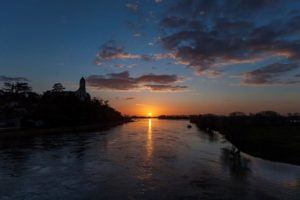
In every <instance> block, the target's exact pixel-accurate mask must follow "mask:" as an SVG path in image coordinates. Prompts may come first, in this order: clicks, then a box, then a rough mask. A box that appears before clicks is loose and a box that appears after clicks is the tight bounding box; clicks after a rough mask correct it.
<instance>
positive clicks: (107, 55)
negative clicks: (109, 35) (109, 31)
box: [96, 41, 154, 65]
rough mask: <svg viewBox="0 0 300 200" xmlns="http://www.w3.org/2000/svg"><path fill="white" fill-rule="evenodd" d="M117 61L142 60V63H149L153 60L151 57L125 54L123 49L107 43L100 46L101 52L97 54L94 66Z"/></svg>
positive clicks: (110, 42)
mask: <svg viewBox="0 0 300 200" xmlns="http://www.w3.org/2000/svg"><path fill="white" fill-rule="evenodd" d="M117 59H142V60H144V61H150V60H152V59H154V58H153V57H152V56H151V55H139V54H131V53H127V52H125V48H124V47H122V46H117V45H116V43H115V42H114V41H108V42H106V43H105V44H103V45H102V46H101V50H100V51H99V52H98V53H97V55H96V64H97V65H102V64H103V63H105V62H109V61H112V60H117Z"/></svg>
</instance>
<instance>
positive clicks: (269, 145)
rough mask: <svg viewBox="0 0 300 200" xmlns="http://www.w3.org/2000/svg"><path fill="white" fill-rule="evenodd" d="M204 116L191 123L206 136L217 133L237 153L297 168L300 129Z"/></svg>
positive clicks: (299, 158)
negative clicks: (229, 143) (292, 165)
mask: <svg viewBox="0 0 300 200" xmlns="http://www.w3.org/2000/svg"><path fill="white" fill-rule="evenodd" d="M259 121H260V124H257V123H254V122H251V120H249V117H244V119H240V118H239V119H238V120H237V119H230V118H226V117H216V116H213V117H212V116H209V117H207V116H204V117H201V118H195V119H192V120H191V122H192V123H194V124H196V125H197V126H198V127H199V128H200V129H201V130H203V131H205V132H207V133H208V134H213V131H218V132H219V133H221V134H222V135H224V136H225V138H226V139H227V140H228V141H229V142H231V143H232V144H233V145H234V146H235V147H236V148H238V149H239V150H240V151H242V152H245V153H247V154H249V155H252V156H255V157H259V158H263V159H266V160H271V161H276V162H283V163H289V164H295V165H300V156H299V155H300V126H299V125H298V124H297V125H291V124H288V123H285V124H284V123H283V124H280V123H273V122H272V123H269V122H268V123H264V124H263V123H262V121H261V120H259Z"/></svg>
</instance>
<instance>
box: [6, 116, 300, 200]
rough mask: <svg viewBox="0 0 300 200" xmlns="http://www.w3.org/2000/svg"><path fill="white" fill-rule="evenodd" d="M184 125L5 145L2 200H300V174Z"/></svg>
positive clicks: (158, 124)
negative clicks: (237, 150)
mask: <svg viewBox="0 0 300 200" xmlns="http://www.w3.org/2000/svg"><path fill="white" fill-rule="evenodd" d="M187 124H188V122H187V121H171V120H157V119H146V120H140V121H137V122H133V123H128V124H125V125H122V126H119V127H116V128H113V129H110V130H108V131H105V132H104V133H103V132H101V133H98V132H96V133H82V134H75V135H74V134H57V135H50V136H40V137H34V138H29V139H26V140H25V139H23V140H20V141H14V142H12V141H9V142H8V141H1V142H0V199H1V200H6V199H13V200H18V199H30V200H33V199H54V200H58V199H62V200H67V199H70V200H76V199H251V200H252V199H264V200H265V199H284V200H286V199H297V200H299V199H300V167H299V166H293V165H288V164H280V163H275V162H270V161H265V160H261V159H258V158H254V157H251V156H248V155H245V154H242V155H239V154H238V153H234V150H233V149H232V147H231V144H230V143H228V142H226V141H225V140H224V139H223V138H222V137H221V136H220V135H218V134H214V135H208V134H206V133H204V132H201V131H199V130H198V129H197V128H196V127H193V128H191V129H187V127H186V126H187Z"/></svg>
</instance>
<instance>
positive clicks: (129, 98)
mask: <svg viewBox="0 0 300 200" xmlns="http://www.w3.org/2000/svg"><path fill="white" fill-rule="evenodd" d="M133 99H135V98H134V97H127V98H125V100H127V101H128V100H133Z"/></svg>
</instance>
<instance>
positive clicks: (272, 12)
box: [159, 0, 300, 74]
mask: <svg viewBox="0 0 300 200" xmlns="http://www.w3.org/2000/svg"><path fill="white" fill-rule="evenodd" d="M176 2H177V3H175V5H174V6H172V7H171V9H170V10H169V12H167V16H166V17H163V18H162V19H161V21H160V23H159V24H160V26H161V28H162V30H163V31H162V33H163V35H162V37H161V40H160V41H161V44H162V46H163V47H164V48H165V49H167V50H169V51H170V52H172V54H173V55H174V57H173V59H175V61H176V63H178V64H183V65H186V66H188V67H190V68H192V69H194V70H195V71H196V72H198V73H200V74H207V73H204V72H206V71H211V72H213V71H216V70H217V69H219V67H222V66H224V65H234V64H245V63H255V62H257V61H261V60H265V59H270V58H272V57H279V58H281V59H282V60H283V61H284V62H286V63H289V62H290V63H294V62H296V61H299V60H300V36H299V33H300V15H292V16H291V15H290V14H289V13H290V10H289V8H293V6H292V3H296V1H289V3H291V4H290V5H289V7H287V6H286V4H287V3H286V1H283V0H223V1H222V0H211V1H205V0H180V1H176ZM276 13H280V14H281V16H282V17H278V15H277V14H276ZM262 19H263V20H262ZM275 65H276V64H275Z"/></svg>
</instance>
